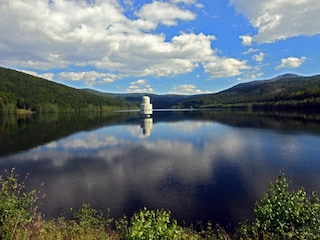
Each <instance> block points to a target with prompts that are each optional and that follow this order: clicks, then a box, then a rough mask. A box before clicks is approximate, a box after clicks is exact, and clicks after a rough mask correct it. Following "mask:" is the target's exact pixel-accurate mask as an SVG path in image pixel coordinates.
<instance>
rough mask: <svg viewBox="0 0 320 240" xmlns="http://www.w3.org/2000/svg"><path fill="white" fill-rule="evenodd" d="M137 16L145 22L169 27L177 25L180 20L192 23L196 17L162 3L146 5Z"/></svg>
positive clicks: (155, 2) (169, 4)
mask: <svg viewBox="0 0 320 240" xmlns="http://www.w3.org/2000/svg"><path fill="white" fill-rule="evenodd" d="M137 16H138V17H139V18H141V19H143V20H145V21H151V22H154V23H156V24H163V25H167V26H173V25H176V24H177V21H178V20H185V21H190V20H194V19H195V17H196V16H195V14H194V13H192V12H191V11H188V10H184V9H181V8H179V7H178V6H176V5H175V4H171V3H168V2H160V1H154V2H152V3H150V4H146V5H144V6H143V7H142V8H141V9H140V11H139V12H138V13H137Z"/></svg>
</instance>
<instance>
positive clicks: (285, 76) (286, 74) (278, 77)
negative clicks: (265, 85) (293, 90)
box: [271, 73, 301, 80]
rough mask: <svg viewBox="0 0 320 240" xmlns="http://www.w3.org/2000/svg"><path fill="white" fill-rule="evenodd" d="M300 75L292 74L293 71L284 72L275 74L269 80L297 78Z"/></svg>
mask: <svg viewBox="0 0 320 240" xmlns="http://www.w3.org/2000/svg"><path fill="white" fill-rule="evenodd" d="M298 77H301V76H300V75H297V74H294V73H285V74H282V75H279V76H276V77H274V78H272V79H271V80H280V79H286V78H298Z"/></svg>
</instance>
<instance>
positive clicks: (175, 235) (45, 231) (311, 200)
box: [0, 170, 320, 240]
mask: <svg viewBox="0 0 320 240" xmlns="http://www.w3.org/2000/svg"><path fill="white" fill-rule="evenodd" d="M0 187H1V192H0V239H55V240H59V239H137V240H138V239H142V240H143V239H168V240H169V239H173V240H174V239H197V240H202V239H320V201H319V198H318V196H317V195H316V194H314V193H313V194H312V195H311V196H308V195H307V194H306V192H305V191H304V189H303V188H301V189H298V190H297V191H292V190H290V189H289V183H288V181H287V180H286V178H285V177H284V174H283V173H281V175H280V176H279V178H278V179H276V180H275V182H274V183H272V184H270V185H269V188H268V191H267V193H266V195H265V196H264V197H263V198H262V199H261V200H259V201H258V202H257V203H256V205H255V208H254V215H255V220H254V221H253V222H248V221H244V222H242V223H239V228H238V229H236V230H235V231H234V232H226V231H225V230H224V229H222V228H221V227H219V226H212V224H210V223H207V224H205V225H202V226H200V227H197V230H195V228H194V227H193V226H187V227H186V226H180V225H179V224H178V223H177V221H176V220H174V219H172V217H171V216H170V211H167V210H149V209H146V208H144V209H142V210H140V211H138V212H136V213H135V214H134V215H133V216H131V217H126V216H124V217H122V218H120V219H113V218H110V217H109V216H104V215H103V214H102V213H101V212H99V211H97V210H95V209H92V208H90V206H89V205H87V204H84V205H83V207H82V208H81V209H78V210H73V209H71V210H70V211H71V215H72V217H71V218H68V219H66V218H64V217H60V218H53V219H49V220H45V219H43V216H42V214H41V213H40V212H38V210H37V202H38V201H39V200H38V196H40V192H37V191H36V190H33V191H30V192H28V191H26V190H25V185H24V181H22V180H21V179H20V178H19V176H18V175H16V174H15V173H14V170H12V171H10V172H7V173H6V174H5V176H4V177H3V176H0Z"/></svg>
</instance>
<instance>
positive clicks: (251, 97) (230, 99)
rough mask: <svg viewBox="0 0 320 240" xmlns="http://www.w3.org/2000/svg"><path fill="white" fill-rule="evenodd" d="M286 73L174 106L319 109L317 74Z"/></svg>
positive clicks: (318, 79) (319, 93)
mask: <svg viewBox="0 0 320 240" xmlns="http://www.w3.org/2000/svg"><path fill="white" fill-rule="evenodd" d="M286 76H287V75H284V76H283V77H281V76H280V77H277V78H275V79H272V80H264V81H253V82H249V83H242V84H239V85H236V86H234V87H232V88H230V89H227V90H225V91H222V92H219V93H215V94H209V95H205V96H202V97H197V98H193V99H190V100H188V101H183V102H180V103H178V104H177V105H176V107H184V108H185V107H188V108H189V107H194V108H198V107H201V108H206V107H216V108H224V107H239V108H254V109H276V110H286V109H306V110H309V109H310V110H318V109H320V75H317V76H312V77H301V76H296V77H293V76H288V77H286Z"/></svg>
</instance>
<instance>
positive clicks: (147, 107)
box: [140, 96, 152, 116]
mask: <svg viewBox="0 0 320 240" xmlns="http://www.w3.org/2000/svg"><path fill="white" fill-rule="evenodd" d="M140 114H142V115H146V116H150V115H151V114H152V104H151V103H150V98H149V97H148V96H143V97H142V103H141V104H140Z"/></svg>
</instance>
